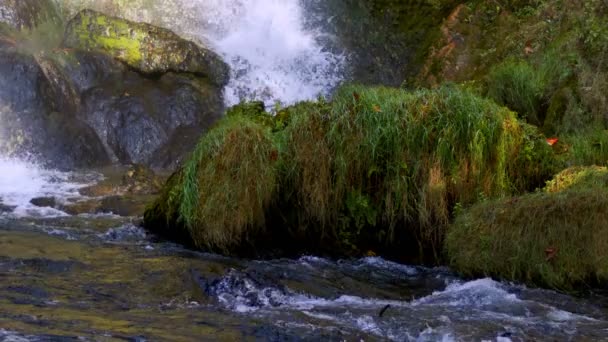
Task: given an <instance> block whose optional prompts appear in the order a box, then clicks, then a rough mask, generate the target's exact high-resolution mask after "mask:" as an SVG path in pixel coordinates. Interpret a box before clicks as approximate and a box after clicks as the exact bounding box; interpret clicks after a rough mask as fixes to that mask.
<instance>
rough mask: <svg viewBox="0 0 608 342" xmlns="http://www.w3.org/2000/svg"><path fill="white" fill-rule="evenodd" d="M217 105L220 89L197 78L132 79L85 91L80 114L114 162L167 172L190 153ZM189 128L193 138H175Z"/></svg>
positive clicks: (215, 113) (219, 106)
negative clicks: (100, 140) (176, 150)
mask: <svg viewBox="0 0 608 342" xmlns="http://www.w3.org/2000/svg"><path fill="white" fill-rule="evenodd" d="M222 106H223V102H222V97H221V94H220V92H219V90H218V89H217V88H215V87H212V86H209V85H208V84H206V83H205V82H204V81H203V80H201V79H198V78H196V77H192V76H188V75H178V74H167V75H164V76H163V77H162V78H161V79H160V80H158V81H155V80H149V79H143V78H141V77H139V76H138V75H137V74H131V75H130V76H129V77H127V78H126V79H125V82H124V83H123V84H122V85H118V84H110V85H101V86H99V87H97V88H95V89H92V90H91V91H89V92H87V93H86V95H85V96H84V98H83V110H82V111H81V115H82V118H83V120H84V121H86V122H87V123H88V124H89V126H90V127H92V128H93V129H94V130H95V131H96V133H97V134H98V136H99V137H100V138H101V139H102V141H103V142H104V146H105V147H106V151H107V152H108V154H109V155H110V156H111V158H112V159H113V160H114V161H118V162H120V163H122V164H134V163H136V164H146V165H155V166H160V167H168V166H171V165H170V163H171V162H172V161H174V160H175V159H176V158H177V156H178V155H184V154H185V153H187V151H191V149H192V148H193V147H194V145H195V144H196V141H197V139H198V137H199V136H200V134H202V133H203V132H204V131H205V130H206V128H207V127H208V126H210V125H211V124H212V123H214V122H215V121H216V120H217V119H218V118H219V115H220V113H221V110H222ZM188 129H191V130H192V131H194V132H197V133H198V134H195V136H188V135H181V134H180V135H178V136H177V137H176V136H175V134H176V133H177V132H180V131H183V130H188ZM174 146H175V147H174ZM176 148H177V149H178V150H179V152H177V153H173V154H171V157H170V158H167V154H170V153H171V152H174V151H175V149H176Z"/></svg>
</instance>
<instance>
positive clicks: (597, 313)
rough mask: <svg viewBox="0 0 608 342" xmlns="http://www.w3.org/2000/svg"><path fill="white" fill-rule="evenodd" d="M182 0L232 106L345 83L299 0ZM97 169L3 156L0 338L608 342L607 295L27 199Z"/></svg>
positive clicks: (301, 95)
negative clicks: (204, 248) (169, 238)
mask: <svg viewBox="0 0 608 342" xmlns="http://www.w3.org/2000/svg"><path fill="white" fill-rule="evenodd" d="M65 2H66V3H67V2H69V1H67V0H66V1H65ZM73 2H74V1H73ZM81 3H86V1H84V2H81ZM91 3H92V2H90V3H89V4H91ZM99 3H103V2H102V1H100V2H99ZM137 3H140V2H137ZM151 3H159V4H160V3H162V2H158V1H157V2H154V1H152V2H151ZM134 4H135V2H134ZM134 6H135V5H134ZM178 6H184V8H187V9H188V16H186V17H184V20H188V22H187V24H183V25H181V24H180V25H181V26H180V25H177V24H176V26H175V29H176V30H179V31H181V33H184V34H190V35H195V36H198V37H199V38H200V39H201V40H204V41H208V42H210V44H211V46H213V47H214V48H215V49H216V50H217V51H218V52H219V53H221V54H222V55H223V56H224V57H225V58H226V59H227V61H228V62H229V63H230V64H231V66H232V68H233V75H232V81H231V83H230V84H229V86H228V87H227V88H226V98H227V102H229V103H234V102H237V101H239V99H241V98H256V99H262V100H265V101H267V102H271V103H272V102H273V101H282V102H283V103H291V102H294V101H297V100H301V99H308V98H314V97H315V96H317V95H318V94H325V93H327V92H329V91H330V90H331V89H332V88H333V87H334V86H335V85H336V84H337V83H338V82H339V81H340V79H341V76H342V72H343V71H344V63H345V57H344V56H343V55H342V54H340V53H332V52H330V51H329V50H326V49H324V48H323V47H322V46H321V44H320V43H319V39H320V38H321V37H322V36H323V32H321V31H319V30H316V29H314V28H311V27H309V26H308V25H307V24H306V16H305V14H304V13H303V7H302V6H300V4H299V2H298V1H297V0H231V1H227V0H207V1H205V0H198V1H184V2H183V3H182V2H180V3H178ZM161 12H162V11H161ZM167 13H171V12H170V11H168V12H167ZM144 19H146V18H144ZM150 21H152V20H150ZM162 23H164V24H167V25H169V24H170V20H165V21H163V22H162ZM100 179H101V175H100V174H99V173H94V172H91V173H66V172H55V171H48V170H41V169H40V168H38V167H36V166H35V164H33V163H26V162H23V161H18V160H14V159H0V197H1V198H2V206H0V209H2V208H3V207H9V208H11V210H10V213H4V214H0V341H159V340H172V341H201V340H213V341H215V340H226V341H234V340H269V341H301V340H302V341H308V340H309V341H323V340H336V341H342V340H347V341H375V340H393V341H461V340H464V341H531V340H534V341H541V340H549V341H598V340H607V341H608V298H607V297H605V296H602V295H589V296H588V297H585V298H575V297H571V296H567V295H563V294H559V293H556V292H552V291H547V290H538V289H529V288H526V287H523V286H520V285H515V284H506V283H501V282H496V281H494V280H491V279H477V280H472V281H468V280H463V279H460V278H458V277H457V276H456V275H454V274H453V273H451V272H450V270H448V269H445V268H435V269H431V268H423V267H414V266H406V265H400V264H396V263H393V262H389V261H386V260H383V259H381V258H376V257H370V258H364V259H358V260H339V261H335V260H327V259H323V258H317V257H312V256H303V257H301V258H299V259H297V260H287V259H280V260H270V261H252V260H239V259H233V258H225V257H221V256H217V255H211V254H205V253H199V252H193V251H191V250H188V249H185V248H183V247H181V246H178V245H175V244H172V243H168V242H165V241H161V240H159V239H158V238H156V237H154V236H151V235H149V234H147V233H146V232H145V231H144V230H142V229H141V228H139V220H140V219H139V218H133V217H119V216H116V215H108V214H105V215H79V216H70V215H67V214H66V213H64V212H61V211H59V210H56V209H41V208H38V207H35V206H33V205H32V204H30V200H31V199H32V198H35V197H40V196H52V197H54V198H56V199H57V200H58V201H71V202H74V201H79V200H82V199H83V196H81V195H80V194H79V193H78V189H79V188H81V187H84V186H86V185H89V184H91V183H95V182H96V181H99V180H100ZM1 211H7V212H8V211H9V210H0V212H1Z"/></svg>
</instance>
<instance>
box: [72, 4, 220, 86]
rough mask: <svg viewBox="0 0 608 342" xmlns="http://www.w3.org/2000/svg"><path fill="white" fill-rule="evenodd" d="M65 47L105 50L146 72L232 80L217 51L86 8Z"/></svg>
mask: <svg viewBox="0 0 608 342" xmlns="http://www.w3.org/2000/svg"><path fill="white" fill-rule="evenodd" d="M64 46H65V47H68V48H80V49H86V50H97V51H102V52H104V53H106V54H108V55H110V56H113V57H114V58H116V59H117V60H120V61H121V62H123V63H125V64H127V65H128V66H129V67H131V68H133V69H135V70H137V71H139V72H141V73H144V74H163V73H166V72H169V71H174V72H185V73H193V74H197V75H202V76H205V77H207V78H208V79H209V80H211V82H213V83H214V84H215V85H217V86H223V85H225V84H226V83H227V81H228V75H229V69H228V66H227V65H226V63H224V62H223V61H222V59H221V58H220V57H219V56H218V55H217V54H216V53H214V52H213V51H211V50H208V49H205V48H202V47H200V46H198V45H196V44H195V43H193V42H191V41H188V40H185V39H182V38H181V37H179V36H178V35H176V34H175V33H173V32H172V31H170V30H167V29H163V28H159V27H156V26H152V25H149V24H145V23H134V22H130V21H127V20H124V19H120V18H115V17H110V16H107V15H105V14H102V13H99V12H95V11H92V10H84V11H82V12H80V13H79V14H78V15H76V16H75V17H74V18H73V19H72V20H71V21H70V22H69V24H68V26H67V30H66V34H65V39H64Z"/></svg>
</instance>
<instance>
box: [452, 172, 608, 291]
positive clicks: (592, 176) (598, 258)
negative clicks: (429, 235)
mask: <svg viewBox="0 0 608 342" xmlns="http://www.w3.org/2000/svg"><path fill="white" fill-rule="evenodd" d="M445 248H446V253H447V256H448V258H449V261H450V265H451V266H452V267H453V268H454V269H455V270H456V271H458V272H461V273H462V274H464V275H468V276H495V277H498V278H501V279H506V280H513V281H522V282H525V283H528V284H531V285H540V286H549V287H554V288H557V289H561V290H573V289H575V288H577V286H580V285H593V284H598V283H606V282H608V253H607V252H606V251H608V169H607V168H606V167H597V166H595V167H574V168H570V169H566V170H564V171H563V172H561V173H559V174H558V175H557V176H555V178H554V179H553V180H551V181H550V182H548V183H547V187H546V188H545V189H543V191H541V192H537V193H533V194H527V195H523V196H520V197H513V198H506V199H500V200H495V201H486V202H482V203H479V204H476V205H474V206H472V207H471V208H468V209H466V210H464V211H463V212H461V214H460V215H459V216H458V217H457V218H456V220H455V223H454V224H453V225H452V227H450V229H449V230H448V233H447V238H446V244H445Z"/></svg>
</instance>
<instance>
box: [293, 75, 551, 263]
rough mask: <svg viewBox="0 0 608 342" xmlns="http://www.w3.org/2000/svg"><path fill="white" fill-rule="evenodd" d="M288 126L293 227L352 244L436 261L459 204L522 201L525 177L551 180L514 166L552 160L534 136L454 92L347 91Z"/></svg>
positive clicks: (506, 115)
mask: <svg viewBox="0 0 608 342" xmlns="http://www.w3.org/2000/svg"><path fill="white" fill-rule="evenodd" d="M290 118H291V121H290V123H289V125H288V126H287V128H286V130H285V132H284V134H285V136H286V137H285V141H287V146H288V147H287V150H286V152H285V153H286V157H285V164H286V170H287V177H288V178H289V179H290V181H291V183H292V187H293V188H294V189H295V190H294V194H295V195H294V196H295V197H296V198H297V200H296V203H298V205H299V206H301V207H302V208H304V209H303V211H304V212H303V213H301V215H300V218H301V221H303V222H305V224H306V225H307V226H310V225H311V224H313V225H314V224H317V225H318V226H320V227H321V228H322V234H324V235H329V236H336V237H338V238H339V239H342V240H346V241H347V242H348V243H352V244H356V241H357V240H358V239H359V240H370V238H371V240H379V241H383V242H384V243H389V244H390V243H392V242H395V240H396V239H397V240H398V239H399V238H400V237H401V238H402V237H403V236H407V235H409V236H410V238H413V240H414V241H415V243H417V244H418V247H419V251H420V253H421V254H422V253H423V251H429V250H430V251H432V253H431V257H432V258H435V259H437V258H439V254H440V246H441V242H442V241H443V236H444V227H445V226H446V225H447V224H448V223H449V221H450V219H451V213H452V209H453V207H454V206H455V205H456V204H457V203H460V204H468V203H472V202H474V201H477V200H479V199H480V198H486V197H500V196H504V195H508V194H511V193H513V192H517V191H521V190H523V189H522V187H525V184H526V183H527V182H528V179H527V178H528V177H530V176H531V175H530V174H527V173H526V172H528V171H533V172H535V173H540V174H542V173H544V176H545V177H546V175H547V172H550V171H548V169H544V170H532V169H525V168H522V170H523V171H522V170H518V169H517V167H515V166H514V165H512V164H514V163H516V162H522V163H528V162H529V160H528V159H527V158H525V157H523V156H524V155H525V154H528V157H529V158H537V156H538V155H541V154H543V153H546V155H547V156H549V155H550V151H549V150H548V148H547V146H546V144H545V143H542V144H541V143H540V141H543V140H542V139H541V138H540V135H533V134H530V133H531V130H532V128H528V129H526V127H525V126H524V125H522V124H520V123H519V122H518V121H517V119H516V118H515V114H514V113H513V112H511V111H509V110H507V109H506V108H504V107H500V106H498V105H496V104H495V103H494V102H492V101H489V100H485V99H482V98H480V97H478V96H476V95H475V94H473V93H471V92H468V91H465V90H462V89H461V88H459V87H456V86H445V87H442V88H439V89H436V90H419V91H416V92H406V91H403V90H399V89H394V88H384V87H361V86H345V87H342V88H341V89H340V90H339V91H338V92H337V93H336V94H335V96H334V98H333V101H332V102H331V103H327V104H323V103H314V104H309V105H300V106H296V107H294V108H293V109H292V110H291V112H290ZM549 157H550V156H549ZM522 158H523V159H522ZM535 160H536V159H535ZM549 164H550V163H546V164H545V165H549ZM520 166H521V165H520ZM515 170H517V171H515ZM536 176H538V175H535V176H534V177H536ZM302 216H303V217H302ZM437 247H439V248H437ZM427 254H428V253H427ZM426 257H427V258H428V257H429V255H426Z"/></svg>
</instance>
